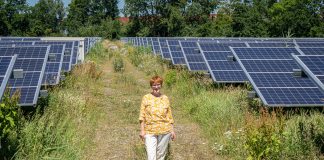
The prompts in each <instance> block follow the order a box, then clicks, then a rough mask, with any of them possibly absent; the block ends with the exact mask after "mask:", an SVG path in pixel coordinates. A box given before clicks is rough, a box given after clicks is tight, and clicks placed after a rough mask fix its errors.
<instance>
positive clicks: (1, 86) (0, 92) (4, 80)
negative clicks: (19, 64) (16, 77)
mask: <svg viewBox="0 0 324 160" xmlns="http://www.w3.org/2000/svg"><path fill="white" fill-rule="evenodd" d="M3 57H10V58H11V60H10V62H9V65H8V67H7V69H6V71H5V73H4V75H0V78H1V79H2V81H1V84H0V101H1V99H2V96H3V94H4V92H5V90H6V87H7V83H8V80H9V77H10V75H11V72H12V69H13V67H14V64H15V62H16V59H17V55H13V56H0V62H1V59H2V58H3ZM0 65H1V64H0Z"/></svg>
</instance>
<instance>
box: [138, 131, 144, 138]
mask: <svg viewBox="0 0 324 160" xmlns="http://www.w3.org/2000/svg"><path fill="white" fill-rule="evenodd" d="M139 136H140V138H141V139H142V140H144V136H145V132H144V131H141V133H140V135H139Z"/></svg>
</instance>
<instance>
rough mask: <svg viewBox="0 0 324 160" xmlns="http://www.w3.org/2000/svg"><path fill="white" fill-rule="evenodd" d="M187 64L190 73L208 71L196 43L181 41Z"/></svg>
mask: <svg viewBox="0 0 324 160" xmlns="http://www.w3.org/2000/svg"><path fill="white" fill-rule="evenodd" d="M179 43H180V46H181V49H182V53H183V55H184V57H185V60H186V64H187V66H188V69H189V70H190V71H208V68H207V64H206V61H205V60H204V57H203V55H202V53H200V50H199V47H198V45H197V42H196V41H184V40H181V41H179Z"/></svg>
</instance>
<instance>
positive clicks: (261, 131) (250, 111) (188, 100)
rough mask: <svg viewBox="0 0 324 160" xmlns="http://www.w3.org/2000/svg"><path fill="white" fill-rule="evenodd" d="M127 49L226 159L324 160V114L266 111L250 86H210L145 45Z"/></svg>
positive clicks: (138, 64) (200, 77)
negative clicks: (160, 78) (249, 93)
mask: <svg viewBox="0 0 324 160" xmlns="http://www.w3.org/2000/svg"><path fill="white" fill-rule="evenodd" d="M128 51H129V53H128V57H129V59H130V61H131V62H132V64H133V65H134V66H136V67H138V68H139V69H140V70H142V71H144V72H146V73H147V75H150V76H153V75H155V74H158V75H162V76H163V77H165V82H164V84H165V85H164V87H165V89H164V91H165V92H166V93H167V95H168V96H170V97H172V99H171V103H172V104H173V106H172V107H173V109H175V110H177V111H178V112H182V114H183V116H186V117H189V118H190V119H191V120H192V121H194V122H196V123H198V124H199V125H200V127H201V128H202V130H203V132H204V136H205V137H206V138H207V139H208V140H209V144H210V145H211V146H212V147H213V150H214V151H215V152H217V153H218V154H221V155H223V156H224V157H226V158H230V159H319V158H323V156H322V154H323V153H324V145H323V144H324V125H323V124H324V115H323V113H322V112H319V111H312V112H311V113H307V111H301V113H299V114H297V113H289V112H288V113H283V112H282V111H280V110H274V111H273V112H270V111H267V108H265V112H264V111H263V110H264V109H262V108H263V106H262V104H261V103H260V102H259V101H258V100H253V101H250V100H248V99H247V97H246V96H247V91H248V90H250V89H251V87H249V85H242V86H241V87H232V86H221V85H214V84H212V82H211V81H210V78H206V77H204V75H203V74H201V73H190V72H188V71H187V70H185V69H182V68H177V67H172V66H169V64H168V63H165V61H163V60H161V59H159V58H157V57H154V56H152V55H149V54H148V53H147V51H146V50H144V49H143V48H139V49H134V48H132V47H128ZM167 66H169V67H167ZM152 70H156V71H152ZM260 109H262V110H261V111H260Z"/></svg>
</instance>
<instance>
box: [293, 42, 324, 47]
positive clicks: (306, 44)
mask: <svg viewBox="0 0 324 160" xmlns="http://www.w3.org/2000/svg"><path fill="white" fill-rule="evenodd" d="M297 45H298V46H299V47H324V42H297Z"/></svg>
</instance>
